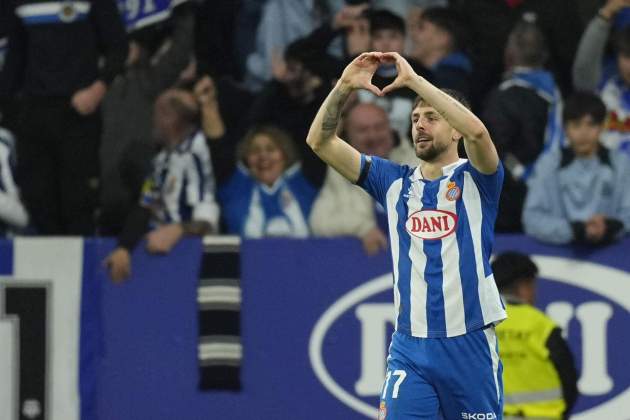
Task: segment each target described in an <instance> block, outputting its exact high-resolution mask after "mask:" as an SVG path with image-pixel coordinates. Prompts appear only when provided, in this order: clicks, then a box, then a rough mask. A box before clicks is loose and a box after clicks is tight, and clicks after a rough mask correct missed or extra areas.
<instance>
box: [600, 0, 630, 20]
mask: <svg viewBox="0 0 630 420" xmlns="http://www.w3.org/2000/svg"><path fill="white" fill-rule="evenodd" d="M624 7H630V0H608V1H607V2H606V4H605V5H604V7H602V8H601V9H600V10H599V14H600V15H601V16H602V17H604V18H606V19H608V20H610V19H612V18H614V17H615V15H616V14H617V13H618V12H619V11H620V10H621V9H623V8H624Z"/></svg>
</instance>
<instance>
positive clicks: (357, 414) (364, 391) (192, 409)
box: [0, 236, 630, 420]
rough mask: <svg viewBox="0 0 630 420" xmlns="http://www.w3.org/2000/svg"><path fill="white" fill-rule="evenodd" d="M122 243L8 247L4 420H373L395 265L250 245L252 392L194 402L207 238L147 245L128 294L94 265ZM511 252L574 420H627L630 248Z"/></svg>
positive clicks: (327, 250) (245, 248)
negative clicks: (567, 380)
mask: <svg viewBox="0 0 630 420" xmlns="http://www.w3.org/2000/svg"><path fill="white" fill-rule="evenodd" d="M113 245H114V243H113V242H112V241H110V240H101V239H86V240H82V239H73V238H65V239H61V238H50V239H38V238H32V239H28V238H26V239H22V238H18V239H16V240H14V241H0V378H2V379H1V380H0V418H1V419H7V420H17V419H18V417H17V414H18V413H22V415H23V416H24V417H25V418H38V419H44V420H75V419H82V420H95V419H101V420H109V419H116V420H136V419H137V420H145V419H152V420H160V419H164V420H167V419H168V420H170V419H184V420H195V419H217V420H224V419H225V420H240V419H247V420H249V419H273V420H284V419H287V420H309V419H321V418H328V419H344V420H352V419H357V420H359V419H367V418H376V416H377V401H378V395H379V393H380V389H381V385H382V380H383V374H384V369H385V357H386V352H387V344H388V340H389V336H390V334H391V332H392V322H393V311H392V304H391V299H392V296H391V295H392V292H391V275H390V270H389V267H390V264H391V262H390V257H389V254H387V253H382V254H380V255H377V256H375V257H367V256H365V254H364V253H363V251H362V249H361V246H360V243H359V242H358V241H356V240H353V239H336V240H284V239H268V240H259V241H244V242H243V243H242V245H241V262H242V263H241V264H242V265H241V282H242V284H241V285H242V318H241V326H242V337H241V338H242V345H243V368H242V372H241V379H242V384H243V389H242V391H241V392H229V391H211V392H201V391H199V390H198V388H197V384H198V375H199V371H198V366H197V364H198V361H197V360H198V359H197V339H198V337H197V335H198V329H197V315H198V311H197V302H196V299H197V284H198V281H199V263H200V260H201V256H202V252H203V248H204V245H203V242H202V241H201V240H195V239H190V240H185V241H182V242H181V243H180V244H178V245H177V246H176V248H175V249H174V250H173V252H172V253H170V254H169V255H168V256H156V255H149V254H148V253H146V251H145V250H144V249H142V247H139V249H137V250H136V251H135V252H134V255H133V268H132V270H133V274H132V278H131V279H130V280H129V281H128V282H126V283H125V284H122V285H114V284H112V283H111V282H110V281H109V280H108V279H107V276H106V273H105V271H104V269H103V267H102V265H101V263H102V260H103V259H104V258H105V256H106V255H107V254H108V253H109V252H110V251H111V249H112V248H113ZM508 249H510V250H519V251H523V252H526V253H528V254H531V255H533V256H534V259H535V261H536V262H537V263H538V265H539V267H540V269H541V277H542V278H543V279H542V280H541V283H540V285H539V301H538V306H539V307H540V308H541V309H543V310H544V311H546V312H547V313H548V314H549V315H550V316H552V317H553V318H554V319H555V320H556V321H557V323H558V324H559V325H560V326H562V327H563V328H564V331H565V334H566V335H567V337H568V339H569V342H570V345H571V347H572V349H573V351H574V354H575V357H576V361H577V363H578V367H579V371H580V372H581V376H580V381H579V388H580V391H581V394H582V395H581V397H580V399H579V402H578V404H577V407H576V410H575V414H574V416H573V417H572V418H573V419H577V420H600V419H603V418H609V419H621V418H622V417H623V416H624V415H626V413H630V369H629V368H628V364H627V355H628V354H630V256H629V255H628V250H629V249H630V240H625V241H623V242H620V243H618V244H615V245H612V246H610V247H607V248H598V249H590V250H589V249H584V248H562V247H554V246H545V245H541V244H539V243H537V242H535V241H533V240H531V239H529V238H526V237H523V236H498V237H497V240H496V246H495V251H503V250H508ZM81 285H82V287H81ZM79 314H80V316H79ZM5 378H9V380H5ZM28 387H30V388H29V389H33V390H34V391H33V392H32V393H31V394H29V395H26V391H24V389H25V388H28ZM78 391H80V392H78ZM79 395H80V396H81V399H80V401H79ZM620 416H621V417H620Z"/></svg>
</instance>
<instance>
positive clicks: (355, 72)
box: [339, 52, 382, 96]
mask: <svg viewBox="0 0 630 420" xmlns="http://www.w3.org/2000/svg"><path fill="white" fill-rule="evenodd" d="M381 56H382V53H378V52H369V53H363V54H361V55H360V56H358V57H357V58H355V59H354V60H352V62H351V63H350V64H348V66H347V67H346V68H345V69H344V71H343V73H342V74H341V78H340V79H339V83H341V84H343V85H346V86H348V87H349V88H350V89H352V90H355V89H366V90H369V91H370V92H372V93H373V94H375V95H378V96H382V92H381V90H380V89H379V88H377V87H376V86H374V85H373V84H372V76H374V72H376V69H377V68H378V66H379V65H380V64H381Z"/></svg>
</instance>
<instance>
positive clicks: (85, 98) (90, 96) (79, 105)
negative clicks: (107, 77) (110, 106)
mask: <svg viewBox="0 0 630 420" xmlns="http://www.w3.org/2000/svg"><path fill="white" fill-rule="evenodd" d="M106 92H107V87H106V86H105V83H103V82H102V81H100V80H97V81H96V82H94V83H92V84H91V85H90V86H88V87H86V88H84V89H81V90H79V91H77V92H75V93H74V95H72V100H71V103H72V107H73V108H74V109H75V110H76V111H77V112H78V113H79V114H81V115H90V114H92V113H94V111H96V109H97V108H98V106H99V105H100V103H101V101H102V100H103V97H104V96H105V93H106Z"/></svg>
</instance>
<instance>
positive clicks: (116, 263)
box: [103, 247, 131, 283]
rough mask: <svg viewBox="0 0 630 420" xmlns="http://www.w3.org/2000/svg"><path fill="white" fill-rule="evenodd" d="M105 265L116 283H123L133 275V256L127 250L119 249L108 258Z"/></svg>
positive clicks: (104, 262)
mask: <svg viewBox="0 0 630 420" xmlns="http://www.w3.org/2000/svg"><path fill="white" fill-rule="evenodd" d="M103 265H104V266H105V267H106V268H107V269H108V270H109V275H110V277H111V278H112V281H113V282H114V283H122V282H123V281H124V280H126V279H127V278H128V277H129V275H130V274H131V255H129V251H128V250H127V249H126V248H123V247H118V248H116V249H115V250H113V251H112V252H111V254H109V255H108V256H107V258H106V259H105V261H103Z"/></svg>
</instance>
